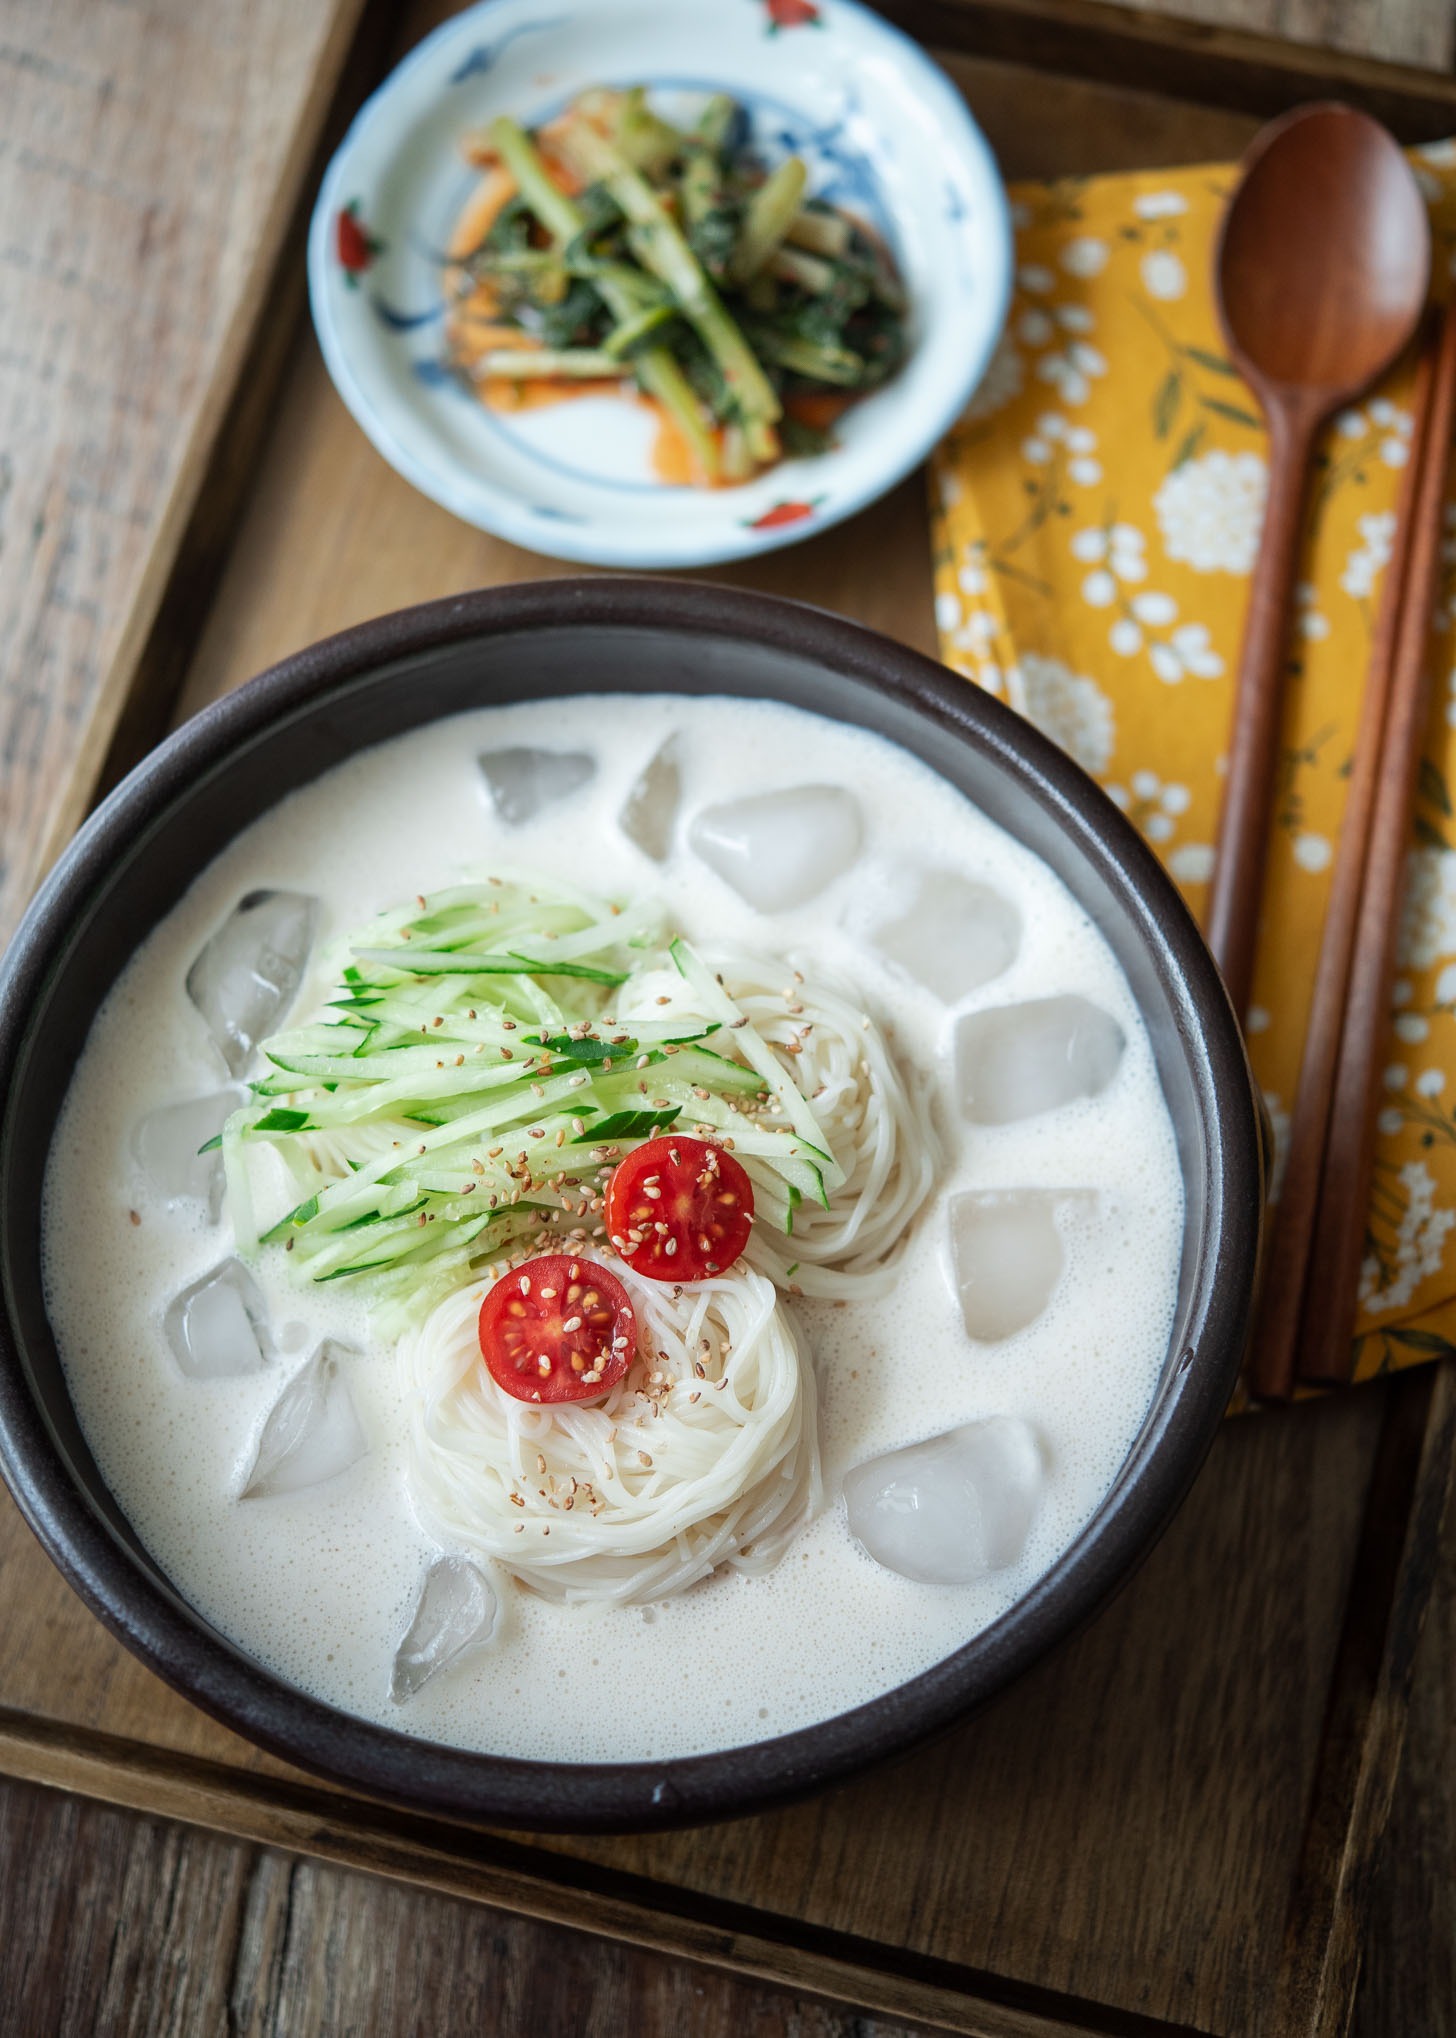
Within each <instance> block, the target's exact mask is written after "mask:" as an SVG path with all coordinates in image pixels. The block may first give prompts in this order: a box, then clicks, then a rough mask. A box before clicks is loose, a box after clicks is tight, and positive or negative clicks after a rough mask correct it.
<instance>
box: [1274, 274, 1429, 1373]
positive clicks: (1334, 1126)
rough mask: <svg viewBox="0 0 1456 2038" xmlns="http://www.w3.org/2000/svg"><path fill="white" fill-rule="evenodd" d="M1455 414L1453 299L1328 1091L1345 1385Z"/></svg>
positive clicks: (1328, 1364) (1314, 1266)
mask: <svg viewBox="0 0 1456 2038" xmlns="http://www.w3.org/2000/svg"><path fill="white" fill-rule="evenodd" d="M1453 421H1456V305H1451V304H1448V305H1447V306H1446V308H1445V311H1444V312H1443V313H1442V317H1441V336H1440V340H1439V342H1438V345H1437V350H1436V366H1435V373H1434V376H1433V381H1432V398H1431V408H1430V417H1429V421H1428V428H1427V431H1426V432H1425V434H1424V437H1423V444H1422V448H1421V452H1420V456H1419V457H1420V462H1421V474H1420V480H1419V482H1418V484H1417V495H1416V506H1415V516H1414V519H1413V524H1414V530H1413V536H1412V542H1411V549H1410V567H1409V571H1408V573H1407V576H1406V582H1405V597H1404V601H1403V604H1402V609H1401V617H1400V627H1399V636H1398V640H1397V645H1396V653H1395V660H1394V674H1393V678H1392V682H1391V691H1390V702H1389V706H1388V709H1387V713H1386V720H1385V736H1384V740H1383V742H1382V743H1381V747H1380V783H1379V786H1378V787H1377V790H1376V795H1375V808H1374V812H1373V815H1372V817H1371V824H1370V843H1369V848H1368V851H1367V854H1366V859H1365V882H1364V885H1363V886H1362V887H1361V893H1360V915H1359V920H1358V923H1357V926H1356V932H1355V953H1354V960H1353V963H1352V965H1351V970H1350V995H1349V1001H1348V1003H1347V1004H1346V1007H1345V1023H1344V1027H1343V1030H1342V1032H1341V1035H1340V1058H1339V1064H1338V1067H1337V1070H1336V1074H1335V1082H1334V1088H1333V1091H1332V1092H1331V1097H1330V1117H1329V1133H1328V1136H1327V1139H1326V1142H1325V1165H1324V1173H1323V1177H1322V1181H1321V1187H1320V1199H1319V1214H1318V1218H1317V1220H1316V1224H1315V1237H1314V1246H1313V1250H1312V1251H1311V1254H1310V1262H1309V1277H1308V1280H1307V1282H1306V1284H1305V1311H1304V1319H1303V1323H1302V1325H1301V1328H1300V1338H1299V1344H1298V1348H1297V1353H1296V1362H1295V1370H1296V1372H1297V1374H1298V1376H1299V1378H1300V1379H1301V1380H1306V1381H1309V1382H1311V1383H1319V1384H1328V1385H1339V1384H1340V1383H1342V1382H1344V1381H1347V1380H1348V1379H1349V1378H1350V1374H1351V1371H1352V1369H1353V1366H1354V1357H1355V1352H1354V1326H1355V1307H1356V1301H1357V1298H1358V1295H1359V1288H1360V1268H1361V1265H1362V1263H1363V1261H1364V1258H1365V1223H1366V1215H1367V1212H1368V1210H1369V1206H1370V1190H1371V1184H1372V1181H1373V1177H1374V1171H1375V1127H1376V1115H1377V1109H1378V1103H1379V1084H1378V1080H1377V1076H1378V1070H1379V1068H1380V1064H1381V1060H1382V1058H1383V1056H1384V1052H1385V1047H1386V1043H1387V1040H1388V1038H1389V1027H1390V998H1391V987H1392V985H1393V984H1394V981H1395V962H1396V949H1397V943H1398V937H1399V932H1400V910H1401V901H1402V898H1403V895H1404V890H1405V875H1406V853H1407V850H1408V848H1409V845H1410V828H1411V810H1412V808H1413V806H1414V804H1415V791H1416V775H1417V773H1418V771H1419V769H1420V762H1421V751H1422V748H1423V747H1424V743H1425V736H1426V723H1427V719H1428V713H1429V698H1430V685H1429V676H1430V674H1429V668H1430V649H1431V645H1430V636H1431V612H1432V610H1433V608H1434V607H1435V600H1436V590H1437V586H1438V584H1439V576H1440V565H1441V540H1442V511H1443V507H1444V504H1445V499H1446V481H1447V475H1448V472H1449V468H1450V460H1451V435H1452V426H1453Z"/></svg>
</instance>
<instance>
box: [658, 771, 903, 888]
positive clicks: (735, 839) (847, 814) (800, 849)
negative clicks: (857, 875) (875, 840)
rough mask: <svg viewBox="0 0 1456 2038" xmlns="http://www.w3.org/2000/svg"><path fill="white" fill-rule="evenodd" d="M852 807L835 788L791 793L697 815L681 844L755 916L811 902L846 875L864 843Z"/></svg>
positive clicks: (758, 797) (755, 797) (794, 789)
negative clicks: (687, 843) (753, 909)
mask: <svg viewBox="0 0 1456 2038" xmlns="http://www.w3.org/2000/svg"><path fill="white" fill-rule="evenodd" d="M863 832H864V830H863V826H862V823H861V820H860V811H859V801H858V800H857V799H856V798H855V797H854V795H853V793H849V792H846V791H845V790H844V788H843V787H842V786H834V785H801V786H791V787H790V788H789V789H788V790H787V791H786V792H781V793H755V794H753V795H752V797H751V798H749V799H746V800H730V801H729V802H728V803H727V804H726V805H724V806H721V807H704V809H703V810H702V812H701V813H700V814H698V815H697V816H696V818H695V819H694V821H693V825H692V827H691V829H690V830H689V834H688V840H689V841H690V842H691V843H692V846H693V848H694V849H695V850H696V851H697V853H698V855H699V856H700V857H701V858H702V859H703V861H704V863H706V864H707V865H708V867H709V869H710V870H715V871H716V872H717V873H718V875H719V877H720V878H722V879H723V880H724V881H725V883H727V884H730V885H732V887H733V889H734V891H735V892H737V893H738V894H739V896H740V897H741V898H744V899H746V900H747V901H748V903H749V905H750V906H756V907H757V908H758V910H759V912H760V913H782V912H785V911H787V909H788V908H790V907H791V906H802V905H803V904H804V903H805V901H806V900H808V899H812V898H815V897H816V896H817V895H818V894H819V893H820V892H822V891H823V890H824V888H825V886H826V885H829V884H832V883H833V882H834V880H835V878H837V877H838V876H840V874H841V873H842V872H843V871H846V870H848V868H849V866H850V865H851V864H852V863H853V862H854V859H855V858H856V857H857V856H858V855H859V848H860V842H861V839H862V837H863Z"/></svg>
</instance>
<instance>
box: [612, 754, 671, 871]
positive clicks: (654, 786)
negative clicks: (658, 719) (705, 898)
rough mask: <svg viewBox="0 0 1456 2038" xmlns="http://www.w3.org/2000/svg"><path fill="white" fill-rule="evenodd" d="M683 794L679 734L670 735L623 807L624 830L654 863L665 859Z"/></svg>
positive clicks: (629, 838) (644, 771) (646, 767)
mask: <svg viewBox="0 0 1456 2038" xmlns="http://www.w3.org/2000/svg"><path fill="white" fill-rule="evenodd" d="M681 797H682V771H681V768H680V767H679V764H678V756H677V738H676V736H669V737H668V739H667V741H666V742H665V743H664V744H663V745H662V747H661V749H659V750H658V752H657V754H656V755H655V756H654V757H653V758H652V760H651V761H650V763H648V764H647V765H646V766H645V767H644V769H643V772H642V776H641V777H640V778H639V779H638V781H637V783H636V784H635V785H634V786H633V788H632V790H631V792H629V793H628V795H627V803H626V805H625V806H624V807H623V809H622V813H621V823H622V833H623V834H624V835H625V836H626V837H627V839H628V841H629V842H635V843H636V844H637V847H638V848H639V849H640V850H641V851H642V853H643V855H644V856H650V857H651V858H652V860H653V862H654V863H665V862H666V860H667V852H668V851H669V849H671V847H672V831H673V829H674V828H675V827H676V826H677V808H678V801H679V800H680V799H681Z"/></svg>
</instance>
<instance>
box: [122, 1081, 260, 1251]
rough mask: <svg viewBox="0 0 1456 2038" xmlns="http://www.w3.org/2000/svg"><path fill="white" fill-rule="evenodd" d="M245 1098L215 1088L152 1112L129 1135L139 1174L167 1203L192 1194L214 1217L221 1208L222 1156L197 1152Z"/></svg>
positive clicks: (214, 1135) (180, 1199)
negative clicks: (139, 1166) (137, 1162)
mask: <svg viewBox="0 0 1456 2038" xmlns="http://www.w3.org/2000/svg"><path fill="white" fill-rule="evenodd" d="M242 1101H243V1093H242V1091H241V1090H214V1091H211V1092H209V1094H208V1095H207V1096H205V1097H187V1098H185V1099H184V1100H183V1102H181V1103H180V1104H163V1105H162V1106H161V1107H160V1108H159V1109H158V1110H156V1111H152V1112H150V1113H149V1114H148V1115H147V1116H146V1117H145V1118H143V1119H142V1121H141V1123H140V1124H139V1125H138V1126H137V1127H136V1129H135V1131H134V1132H133V1133H132V1136H131V1143H132V1151H133V1153H134V1154H135V1155H136V1157H137V1160H138V1161H139V1162H140V1163H141V1169H142V1173H143V1174H144V1175H145V1176H146V1178H147V1180H148V1181H149V1182H150V1183H151V1185H152V1187H153V1188H154V1189H155V1190H157V1192H158V1193H159V1194H160V1195H163V1196H165V1197H166V1199H167V1201H168V1202H169V1203H176V1202H180V1201H182V1200H183V1199H184V1198H186V1197H195V1198H196V1199H197V1201H198V1202H200V1203H205V1204H206V1205H207V1210H208V1215H209V1216H210V1217H212V1218H213V1219H214V1220H216V1217H217V1213H218V1211H219V1210H220V1209H221V1208H222V1191H223V1173H222V1155H221V1154H220V1153H218V1152H217V1151H216V1150H214V1151H213V1152H212V1153H199V1151H198V1148H199V1147H204V1146H206V1145H207V1143H208V1141H209V1140H210V1139H215V1138H216V1137H217V1135H218V1133H220V1132H221V1131H222V1128H223V1126H224V1125H225V1124H226V1123H227V1120H228V1119H229V1118H230V1117H231V1116H232V1114H233V1112H234V1111H236V1110H237V1108H238V1106H239V1104H241V1103H242Z"/></svg>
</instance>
